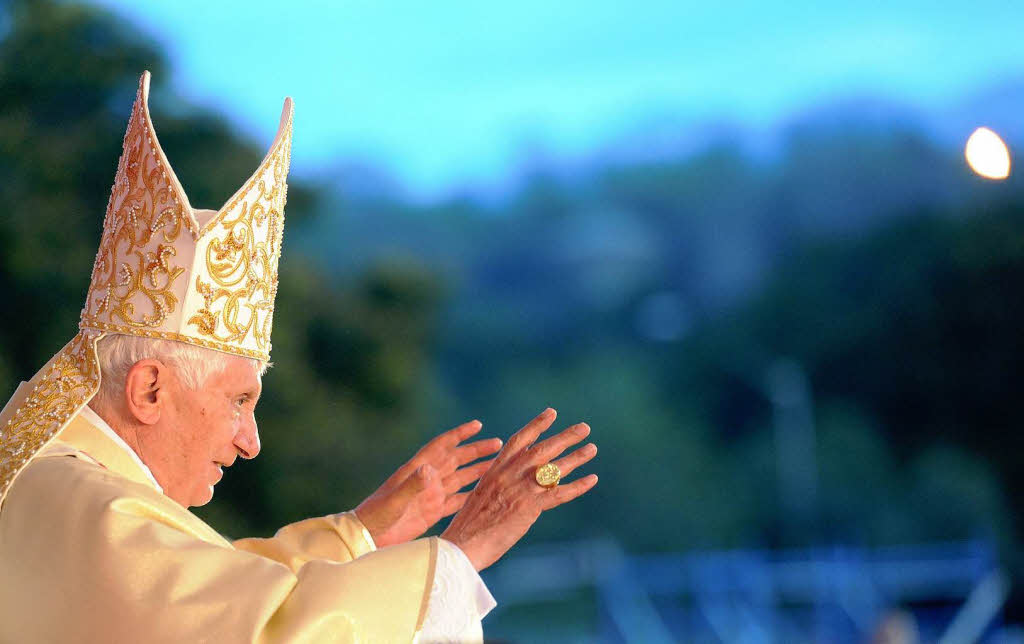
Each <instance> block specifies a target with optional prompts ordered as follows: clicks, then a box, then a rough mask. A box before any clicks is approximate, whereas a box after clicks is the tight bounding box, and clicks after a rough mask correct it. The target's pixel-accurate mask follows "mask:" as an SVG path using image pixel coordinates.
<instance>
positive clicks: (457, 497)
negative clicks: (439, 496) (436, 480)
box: [441, 492, 469, 518]
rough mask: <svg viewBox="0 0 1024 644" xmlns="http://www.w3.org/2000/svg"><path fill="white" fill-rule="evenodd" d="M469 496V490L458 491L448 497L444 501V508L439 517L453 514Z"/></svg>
mask: <svg viewBox="0 0 1024 644" xmlns="http://www.w3.org/2000/svg"><path fill="white" fill-rule="evenodd" d="M468 498H469V492H459V493H458V494H453V495H451V496H449V497H448V499H447V500H445V502H444V510H443V512H442V514H441V517H442V518H444V517H447V516H451V515H453V514H455V513H456V512H458V511H459V510H461V509H462V506H464V505H466V499H468Z"/></svg>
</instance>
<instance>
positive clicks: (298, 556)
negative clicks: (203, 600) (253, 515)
mask: <svg viewBox="0 0 1024 644" xmlns="http://www.w3.org/2000/svg"><path fill="white" fill-rule="evenodd" d="M234 546H235V548H237V549H238V550H245V551H248V552H252V553H255V554H258V555H260V556H263V557H268V558H270V559H273V560H274V561H279V562H281V563H283V564H284V565H286V566H288V567H289V568H291V569H292V570H293V571H298V570H299V568H301V567H302V566H303V565H304V564H305V563H306V562H308V561H311V560H314V559H327V560H329V561H337V562H340V563H344V562H346V561H352V560H353V559H358V558H359V557H362V556H363V555H365V554H367V553H369V552H373V551H374V550H376V547H375V546H374V544H373V537H371V536H370V533H369V532H368V531H367V530H366V527H365V526H363V523H362V521H360V520H359V518H358V517H357V516H356V514H355V512H343V513H341V514H332V515H329V516H326V517H318V518H316V519H306V520H304V521H299V522H297V523H291V524H289V525H286V526H285V527H283V528H281V529H280V530H278V531H277V534H275V535H274V536H273V537H271V538H269V539H257V538H250V539H239V540H237V541H235V542H234Z"/></svg>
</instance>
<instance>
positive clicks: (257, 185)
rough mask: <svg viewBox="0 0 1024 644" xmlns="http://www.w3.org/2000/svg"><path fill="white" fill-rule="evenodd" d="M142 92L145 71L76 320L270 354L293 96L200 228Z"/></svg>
mask: <svg viewBox="0 0 1024 644" xmlns="http://www.w3.org/2000/svg"><path fill="white" fill-rule="evenodd" d="M148 95H149V74H148V72H147V73H146V74H143V77H142V79H141V80H140V82H139V92H138V95H137V96H136V101H135V105H134V107H133V108H132V115H131V118H130V119H129V123H128V129H127V131H126V132H125V139H124V152H123V154H122V155H121V159H120V161H119V162H118V169H117V175H116V178H115V181H114V187H113V188H112V190H111V195H110V201H109V202H108V204H107V215H106V219H105V220H104V224H103V237H102V240H101V242H100V248H99V252H98V253H97V255H96V263H95V264H94V266H93V273H92V282H91V284H90V286H89V292H88V295H87V296H86V304H85V308H83V310H82V320H81V323H80V325H79V326H80V327H81V328H91V329H97V330H102V331H107V332H114V333H125V334H129V335H137V336H141V337H150V338H162V339H170V340H178V341H182V342H189V343H192V344H195V345H198V346H202V347H207V348H212V349H216V350H219V351H225V352H228V353H234V354H237V355H243V356H246V357H251V358H257V359H260V360H268V359H269V357H270V331H271V327H272V321H273V309H274V297H275V296H276V294H277V280H278V273H277V267H278V261H279V258H280V253H281V237H282V234H283V229H284V206H285V201H286V196H287V183H286V179H287V175H288V166H289V162H290V160H291V127H292V103H291V99H287V100H286V101H285V106H284V110H283V112H282V115H281V121H280V124H279V127H278V134H277V137H276V138H275V140H274V143H273V144H272V145H271V148H270V151H269V152H268V153H267V155H266V157H265V158H264V159H263V161H262V162H261V163H260V166H259V168H258V169H257V170H256V172H255V173H253V175H252V176H251V177H250V178H249V180H248V181H247V182H246V183H245V185H243V186H242V188H240V189H239V190H238V192H236V193H235V195H234V196H233V197H232V198H231V199H230V200H229V201H228V202H227V204H225V205H224V207H223V208H221V209H220V210H219V211H217V212H216V213H213V214H214V216H213V217H212V218H211V219H210V221H209V222H208V223H206V225H204V226H203V227H202V229H201V230H200V228H199V224H198V222H197V220H196V214H198V213H197V212H195V211H193V210H192V208H191V206H190V205H189V202H188V198H187V197H186V196H185V192H184V190H183V189H182V188H181V184H180V183H179V182H178V180H177V177H176V176H175V175H174V172H173V171H172V170H171V168H170V164H169V163H168V162H167V157H166V156H165V155H164V153H163V150H162V149H161V147H160V143H159V141H158V140H157V138H156V132H155V130H154V128H153V125H152V120H151V118H150V116H149V107H148ZM198 212H199V213H201V212H203V211H198ZM207 212H209V211H207ZM186 231H187V232H186Z"/></svg>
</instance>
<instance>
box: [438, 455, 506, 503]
mask: <svg viewBox="0 0 1024 644" xmlns="http://www.w3.org/2000/svg"><path fill="white" fill-rule="evenodd" d="M491 465H494V459H491V460H489V461H484V462H483V463H477V464H476V465H470V466H469V467H464V468H462V469H460V470H456V471H455V472H454V473H453V474H450V475H448V476H446V477H445V479H444V481H443V483H444V492H445V494H451V493H453V492H458V491H459V490H461V489H462V488H464V487H466V486H467V485H469V484H470V483H472V482H473V481H475V480H477V479H478V478H480V477H481V476H483V475H484V472H486V471H487V470H489V469H490V468H491Z"/></svg>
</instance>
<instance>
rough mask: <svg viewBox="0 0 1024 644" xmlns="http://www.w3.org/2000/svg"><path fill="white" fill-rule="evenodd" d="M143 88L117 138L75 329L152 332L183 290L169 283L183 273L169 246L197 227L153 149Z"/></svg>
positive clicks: (160, 156) (155, 147) (144, 86)
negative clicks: (120, 143) (117, 153)
mask: <svg viewBox="0 0 1024 644" xmlns="http://www.w3.org/2000/svg"><path fill="white" fill-rule="evenodd" d="M148 81H149V77H148V73H147V74H143V77H142V79H141V80H140V81H139V90H138V93H137V94H136V97H135V104H134V106H133V107H132V115H131V118H130V119H129V120H128V128H127V130H126V131H125V135H124V151H123V152H122V154H121V158H120V160H119V161H118V164H117V174H116V175H115V178H114V186H113V188H111V191H110V199H109V201H108V202H107V213H106V217H105V218H104V221H103V237H102V238H101V240H100V247H99V250H98V251H97V253H96V262H95V263H94V264H93V270H92V281H91V283H90V285H89V292H88V294H87V295H86V301H85V308H84V309H83V310H82V325H83V326H91V327H98V326H100V324H103V323H105V324H111V325H117V326H121V327H125V328H132V327H139V328H157V327H159V326H160V325H162V324H163V323H164V322H165V321H166V320H167V318H168V316H169V315H170V314H171V313H173V312H174V311H175V309H176V307H177V306H178V302H179V298H180V296H181V292H182V291H183V290H184V289H183V288H182V286H181V285H179V284H177V283H176V282H177V281H178V279H179V278H180V277H181V275H182V274H183V273H184V272H185V268H184V267H182V266H180V265H178V264H177V263H176V261H175V260H176V259H177V258H176V255H177V250H176V249H175V242H177V241H178V239H179V237H180V236H181V233H182V229H183V228H187V229H188V230H189V232H190V233H191V235H192V236H193V238H194V237H195V236H196V233H197V226H196V224H195V221H194V220H193V218H192V216H191V213H189V210H190V209H189V207H188V201H187V199H185V197H184V193H183V192H182V190H181V187H180V185H179V184H178V183H177V180H176V179H175V178H174V175H173V173H171V172H169V167H168V165H167V163H166V160H165V159H164V158H163V153H162V152H161V150H160V147H159V144H158V143H157V141H156V138H155V133H154V131H153V128H152V123H151V121H150V118H149V109H148V107H147V100H146V99H147V95H148V89H149V82H148Z"/></svg>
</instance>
